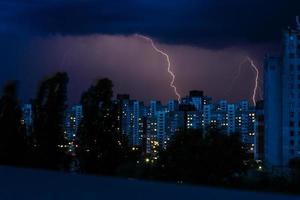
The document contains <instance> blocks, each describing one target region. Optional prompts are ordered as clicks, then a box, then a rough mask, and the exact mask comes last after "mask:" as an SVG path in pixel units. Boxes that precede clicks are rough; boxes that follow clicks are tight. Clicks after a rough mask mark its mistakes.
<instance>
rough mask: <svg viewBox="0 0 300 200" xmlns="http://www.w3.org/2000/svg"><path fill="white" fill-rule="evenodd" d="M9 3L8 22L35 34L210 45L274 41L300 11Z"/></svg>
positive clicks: (156, 2)
mask: <svg viewBox="0 0 300 200" xmlns="http://www.w3.org/2000/svg"><path fill="white" fill-rule="evenodd" d="M4 2H5V1H4ZM3 5H4V6H5V3H4V4H3ZM6 5H7V6H8V8H9V9H8V11H5V12H4V10H5V9H4V6H2V8H3V10H2V11H1V12H0V16H2V15H5V19H6V20H7V19H9V20H8V22H10V24H9V25H7V24H6V26H12V27H13V26H14V25H15V26H17V25H18V26H19V27H22V28H23V29H26V30H27V31H33V32H34V33H35V34H46V35H48V34H63V35H88V34H97V33H100V34H132V33H142V34H146V35H150V36H152V37H155V38H157V39H159V40H160V41H162V42H167V43H176V44H179V43H181V44H182V43H184V44H191V45H199V46H205V47H211V48H216V47H225V46H232V45H238V44H242V43H243V44H245V43H246V44H247V43H261V42H273V41H275V40H278V39H279V38H280V35H281V33H280V30H282V29H284V28H286V27H287V26H288V24H291V23H292V22H294V17H295V16H296V15H297V14H300V1H299V0H264V1H262V0H242V1H241V0H226V1H220V0H164V1H161V0H105V1H104V0H99V1H95V0H91V1H84V0H73V1H69V0H64V1H63V0H62V1H58V0H56V1H55V0H54V1H53V0H52V1H50V0H44V1H34V0H31V1H26V3H25V1H21V0H18V1H16V0H15V1H7V3H6ZM10 14H11V15H10ZM0 22H1V21H0ZM12 22H14V23H15V24H13V23H12ZM16 24H17V25H16Z"/></svg>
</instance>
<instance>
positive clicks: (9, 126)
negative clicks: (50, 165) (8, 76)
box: [0, 81, 26, 165]
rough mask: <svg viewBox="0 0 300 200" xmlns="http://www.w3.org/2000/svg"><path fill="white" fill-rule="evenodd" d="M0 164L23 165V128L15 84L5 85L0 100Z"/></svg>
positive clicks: (24, 146)
mask: <svg viewBox="0 0 300 200" xmlns="http://www.w3.org/2000/svg"><path fill="white" fill-rule="evenodd" d="M0 130H1V131H0V163H1V164H10V165H21V164H24V163H23V162H24V161H25V160H24V155H25V151H26V143H25V130H26V129H25V126H24V123H23V121H22V111H21V108H20V106H19V101H18V99H17V82H16V81H12V82H9V83H7V84H6V85H5V87H4V90H3V95H2V97H1V98H0Z"/></svg>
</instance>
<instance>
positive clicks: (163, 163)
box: [158, 130, 246, 184]
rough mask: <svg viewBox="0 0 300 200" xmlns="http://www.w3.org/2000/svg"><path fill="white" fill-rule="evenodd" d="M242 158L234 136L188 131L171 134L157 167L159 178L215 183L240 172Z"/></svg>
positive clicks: (239, 146)
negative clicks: (171, 137) (171, 136)
mask: <svg viewBox="0 0 300 200" xmlns="http://www.w3.org/2000/svg"><path fill="white" fill-rule="evenodd" d="M245 158H246V153H245V152H244V150H243V148H242V144H241V143H240V140H239V137H238V135H233V136H227V135H224V134H222V133H221V132H218V131H216V130H210V132H209V133H208V134H205V135H204V134H203V133H202V132H201V131H188V132H181V133H178V134H176V135H175V136H174V137H173V139H172V140H171V142H170V144H169V146H168V148H167V150H166V151H165V152H162V153H161V155H160V162H159V165H158V166H159V168H161V171H160V172H159V173H160V174H161V175H162V177H160V178H163V179H168V180H173V181H183V182H190V183H210V184H219V183H223V182H224V181H226V180H227V179H230V178H232V177H233V176H234V175H235V174H240V173H242V172H243V169H244V164H243V161H244V159H245Z"/></svg>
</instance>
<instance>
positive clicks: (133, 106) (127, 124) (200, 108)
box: [23, 91, 256, 158]
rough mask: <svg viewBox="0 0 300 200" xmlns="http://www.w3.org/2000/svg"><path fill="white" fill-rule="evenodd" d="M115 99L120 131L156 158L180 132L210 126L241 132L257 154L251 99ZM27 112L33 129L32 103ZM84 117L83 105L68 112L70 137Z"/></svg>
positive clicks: (191, 96) (249, 148)
mask: <svg viewBox="0 0 300 200" xmlns="http://www.w3.org/2000/svg"><path fill="white" fill-rule="evenodd" d="M113 102H114V105H118V107H119V116H118V119H117V120H118V121H119V122H118V123H117V124H118V126H119V127H118V128H117V130H119V131H120V133H122V134H125V135H127V136H128V142H129V145H130V146H131V147H132V148H134V149H138V148H143V150H144V151H145V153H146V154H149V155H153V157H154V158H155V155H156V154H157V153H158V151H159V149H165V148H166V147H167V144H168V142H169V141H170V139H171V137H172V136H173V135H174V134H176V133H177V132H180V131H190V130H197V131H201V132H203V133H206V131H207V130H209V129H210V128H216V129H218V130H220V131H222V132H223V133H224V134H228V135H230V134H234V133H240V134H241V140H242V142H243V143H244V145H245V148H246V149H247V151H248V152H250V153H254V136H255V130H256V120H255V110H254V107H251V106H250V104H249V102H248V101H241V102H238V103H236V104H231V103H228V102H227V101H226V100H220V101H219V102H217V103H215V104H213V103H212V99H211V98H210V97H208V96H204V95H203V92H202V91H191V92H190V94H189V96H187V97H185V98H182V100H181V101H180V102H178V101H177V100H170V101H169V102H168V103H167V104H166V105H163V104H162V103H161V102H160V101H157V100H152V101H150V103H149V105H145V104H144V103H143V102H142V101H138V100H131V99H130V97H129V95H118V96H117V99H116V100H114V101H113ZM23 115H24V120H25V121H26V124H28V128H30V125H31V124H32V110H31V105H29V104H26V105H24V106H23ZM81 119H82V106H81V105H75V106H73V107H71V108H70V109H68V110H67V111H66V114H65V134H66V137H67V138H68V139H69V140H74V139H75V137H76V133H77V130H78V127H79V125H80V121H81Z"/></svg>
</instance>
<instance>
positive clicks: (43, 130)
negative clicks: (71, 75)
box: [32, 72, 69, 169]
mask: <svg viewBox="0 0 300 200" xmlns="http://www.w3.org/2000/svg"><path fill="white" fill-rule="evenodd" d="M68 80H69V79H68V75H67V74H66V73H60V72H59V73H56V74H55V75H54V76H52V77H49V78H47V79H45V80H44V81H42V83H41V84H40V87H39V89H38V93H37V96H36V98H35V99H34V100H33V101H32V108H33V155H34V165H35V166H37V167H44V168H50V169H59V168H62V161H63V158H64V155H65V149H64V148H61V145H64V144H65V137H64V113H65V108H66V100H67V84H68Z"/></svg>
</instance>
